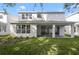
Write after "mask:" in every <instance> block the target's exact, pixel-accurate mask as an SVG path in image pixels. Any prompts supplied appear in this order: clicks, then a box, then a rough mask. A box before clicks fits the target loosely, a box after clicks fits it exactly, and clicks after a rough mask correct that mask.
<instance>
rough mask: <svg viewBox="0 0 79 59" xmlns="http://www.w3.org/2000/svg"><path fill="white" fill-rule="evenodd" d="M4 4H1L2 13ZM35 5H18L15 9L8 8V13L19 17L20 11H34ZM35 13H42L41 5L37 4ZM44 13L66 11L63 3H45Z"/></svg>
mask: <svg viewBox="0 0 79 59" xmlns="http://www.w3.org/2000/svg"><path fill="white" fill-rule="evenodd" d="M1 5H2V4H0V11H2V7H1ZM33 8H34V3H17V4H16V6H15V7H9V8H7V10H8V12H9V13H11V14H14V15H17V12H18V11H19V10H21V9H22V10H24V11H33ZM34 9H35V11H41V10H42V9H41V7H40V4H39V3H36V7H35V8H34ZM43 11H64V4H63V3H43Z"/></svg>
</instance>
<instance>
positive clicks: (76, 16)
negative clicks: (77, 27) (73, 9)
mask: <svg viewBox="0 0 79 59" xmlns="http://www.w3.org/2000/svg"><path fill="white" fill-rule="evenodd" d="M66 21H74V22H79V13H76V14H73V15H71V16H68V17H66Z"/></svg>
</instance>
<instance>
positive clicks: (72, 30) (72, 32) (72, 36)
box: [71, 24, 74, 38]
mask: <svg viewBox="0 0 79 59" xmlns="http://www.w3.org/2000/svg"><path fill="white" fill-rule="evenodd" d="M71 38H74V25H73V24H72V25H71Z"/></svg>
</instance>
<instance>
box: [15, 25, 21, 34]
mask: <svg viewBox="0 0 79 59" xmlns="http://www.w3.org/2000/svg"><path fill="white" fill-rule="evenodd" d="M16 30H17V31H16V32H17V33H21V26H20V25H17V26H16Z"/></svg>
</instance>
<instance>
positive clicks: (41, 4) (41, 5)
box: [33, 3, 43, 11]
mask: <svg viewBox="0 0 79 59" xmlns="http://www.w3.org/2000/svg"><path fill="white" fill-rule="evenodd" d="M39 5H40V7H41V8H42V11H43V3H39ZM36 6H37V4H36V3H35V4H34V8H33V11H34V9H35V7H36Z"/></svg>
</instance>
